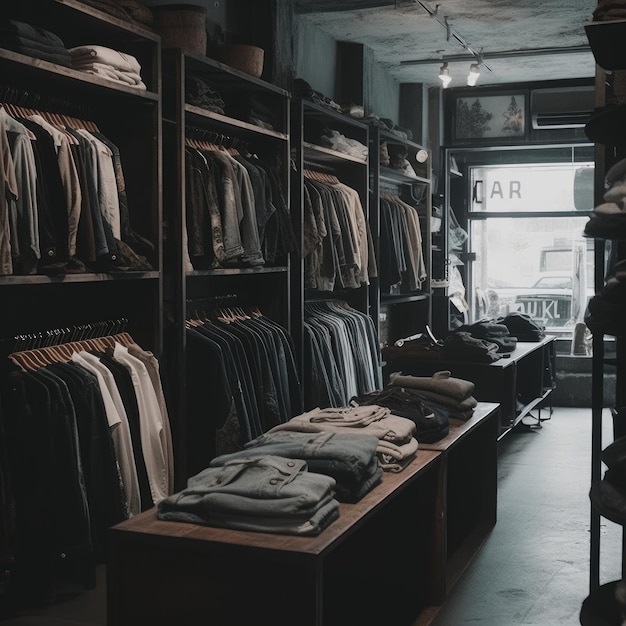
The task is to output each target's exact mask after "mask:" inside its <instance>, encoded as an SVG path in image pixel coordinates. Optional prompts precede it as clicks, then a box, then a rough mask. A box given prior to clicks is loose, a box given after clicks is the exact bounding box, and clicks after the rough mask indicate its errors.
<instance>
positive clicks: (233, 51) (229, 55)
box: [207, 43, 264, 78]
mask: <svg viewBox="0 0 626 626" xmlns="http://www.w3.org/2000/svg"><path fill="white" fill-rule="evenodd" d="M207 56H209V57H211V58H212V59H215V60H216V61H219V62H220V63H224V64H225V65H229V66H230V67H234V68H235V69H237V70H240V71H241V72H245V73H246V74H250V75H251V76H254V77H256V78H259V77H260V76H261V74H262V73H263V58H264V51H263V49H262V48H258V47H257V46H250V45H248V44H238V43H231V44H222V45H218V46H208V47H207Z"/></svg>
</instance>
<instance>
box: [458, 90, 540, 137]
mask: <svg viewBox="0 0 626 626" xmlns="http://www.w3.org/2000/svg"><path fill="white" fill-rule="evenodd" d="M528 117H529V115H528V94H527V93H526V92H524V91H516V92H495V93H481V94H480V95H469V93H468V94H467V95H461V94H459V95H458V96H456V97H455V101H454V114H453V119H452V141H453V143H455V144H459V143H463V144H472V143H506V142H507V141H510V142H515V143H519V142H523V141H524V140H525V139H526V138H527V137H528V133H529V130H528V129H529V123H528V122H529V120H528Z"/></svg>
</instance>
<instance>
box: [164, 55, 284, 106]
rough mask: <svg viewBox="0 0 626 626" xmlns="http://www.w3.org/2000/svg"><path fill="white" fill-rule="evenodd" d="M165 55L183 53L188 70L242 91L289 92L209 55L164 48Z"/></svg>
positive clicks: (278, 94) (278, 93) (277, 93)
mask: <svg viewBox="0 0 626 626" xmlns="http://www.w3.org/2000/svg"><path fill="white" fill-rule="evenodd" d="M167 55H183V56H184V58H185V61H186V65H187V69H188V70H192V71H193V72H195V73H200V74H203V75H205V76H207V77H210V78H212V79H213V80H215V81H217V82H219V83H220V84H221V85H225V84H227V83H230V85H231V86H232V87H236V88H237V90H240V91H241V92H242V93H246V92H248V93H249V92H261V91H265V92H271V93H274V94H276V95H277V96H281V97H283V98H285V97H288V96H289V92H288V91H286V90H285V89H282V88H280V87H277V86H276V85H273V84H272V83H268V82H267V81H265V80H263V79H261V78H257V77H256V76H252V75H251V74H246V73H245V72H242V71H241V70H238V69H236V68H234V67H231V66H230V65H226V64H225V63H221V62H220V61H216V60H215V59H212V58H210V57H207V56H201V55H198V54H192V53H190V52H188V51H186V50H185V51H183V50H164V51H163V56H167Z"/></svg>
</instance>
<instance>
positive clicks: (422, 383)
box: [389, 370, 478, 421]
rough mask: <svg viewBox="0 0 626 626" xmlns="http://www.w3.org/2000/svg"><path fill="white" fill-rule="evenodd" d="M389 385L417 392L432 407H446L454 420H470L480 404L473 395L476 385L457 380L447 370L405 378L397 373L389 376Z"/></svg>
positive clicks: (460, 379)
mask: <svg viewBox="0 0 626 626" xmlns="http://www.w3.org/2000/svg"><path fill="white" fill-rule="evenodd" d="M389 384H390V385H395V386H398V387H405V388H408V389H413V390H415V391H416V392H417V393H418V394H419V396H420V397H421V399H422V401H423V402H424V403H425V404H426V405H427V406H431V407H433V408H434V407H436V406H440V407H444V408H446V409H447V410H448V414H449V416H450V417H452V418H456V419H460V420H464V421H465V420H468V419H469V418H470V417H472V415H473V414H474V408H475V407H476V406H477V404H478V402H477V400H476V398H475V397H474V396H473V395H472V394H473V393H474V389H475V385H474V383H473V382H471V381H469V380H464V379H462V378H455V377H453V376H451V373H450V372H449V371H447V370H444V371H441V372H435V373H434V374H433V375H432V376H430V377H428V376H404V375H403V374H402V373H400V372H395V373H393V374H391V375H390V376H389Z"/></svg>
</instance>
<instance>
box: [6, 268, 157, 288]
mask: <svg viewBox="0 0 626 626" xmlns="http://www.w3.org/2000/svg"><path fill="white" fill-rule="evenodd" d="M158 278H159V272H156V271H152V272H120V273H118V274H102V273H99V274H93V273H85V274H51V275H50V276H48V275H47V274H29V275H27V276H22V275H17V274H14V275H11V276H0V285H49V284H52V283H53V284H61V283H97V282H104V281H113V280H157V279H158Z"/></svg>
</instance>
